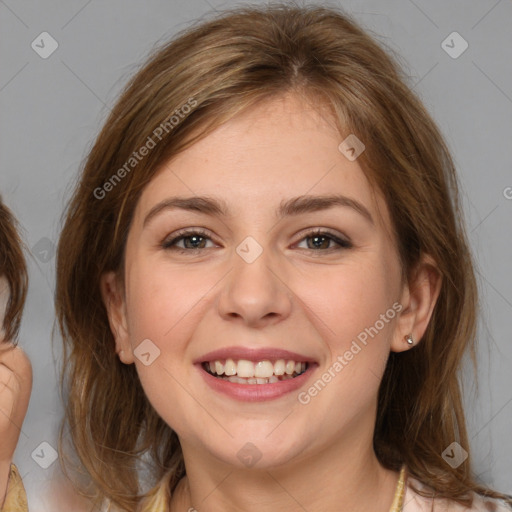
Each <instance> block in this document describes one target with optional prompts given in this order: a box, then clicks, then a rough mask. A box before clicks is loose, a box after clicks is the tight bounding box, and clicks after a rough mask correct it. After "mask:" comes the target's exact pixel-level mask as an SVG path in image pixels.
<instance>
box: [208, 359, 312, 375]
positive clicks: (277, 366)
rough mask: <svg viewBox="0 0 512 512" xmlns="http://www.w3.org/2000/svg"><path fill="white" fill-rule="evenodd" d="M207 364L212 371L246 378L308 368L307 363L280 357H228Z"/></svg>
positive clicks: (296, 371)
mask: <svg viewBox="0 0 512 512" xmlns="http://www.w3.org/2000/svg"><path fill="white" fill-rule="evenodd" d="M206 365H207V367H208V368H209V369H210V372H212V373H216V374H217V375H227V376H230V375H238V377H246V378H251V377H261V378H270V377H272V375H285V374H286V375H292V374H293V373H294V372H295V373H302V372H304V371H305V370H306V363H303V362H300V361H292V360H289V361H285V360H284V359H278V360H277V361H276V362H275V363H272V362H271V361H269V360H264V361H258V362H256V363H253V362H252V361H247V360H246V359H240V360H238V361H235V360H233V359H226V361H225V362H224V363H223V362H221V361H219V360H216V361H209V362H208V363H206Z"/></svg>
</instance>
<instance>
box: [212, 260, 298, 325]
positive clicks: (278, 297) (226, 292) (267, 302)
mask: <svg viewBox="0 0 512 512" xmlns="http://www.w3.org/2000/svg"><path fill="white" fill-rule="evenodd" d="M233 265H234V266H233V269H232V271H231V272H229V273H228V275H227V276H226V280H224V287H223V289H222V290H221V292H220V296H219V298H218V303H217V304H218V310H219V314H220V315H221V317H222V318H223V319H224V320H228V321H238V322H240V323H242V324H245V325H247V326H250V327H254V328H258V327H263V326H265V325H272V324H276V323H279V322H281V321H282V320H283V319H285V318H287V317H288V316H289V315H290V312H291V308H292V292H291V290H290V289H289V288H288V286H287V283H286V277H285V276H284V272H279V269H278V268H277V266H276V265H272V262H271V261H270V257H269V256H268V251H267V250H263V253H262V254H261V255H260V256H259V257H258V258H257V259H256V260H255V261H253V262H252V263H248V262H247V261H245V260H244V259H243V258H241V257H240V256H239V255H238V254H237V253H236V252H234V254H233ZM272 267H273V268H272Z"/></svg>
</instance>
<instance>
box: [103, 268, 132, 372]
mask: <svg viewBox="0 0 512 512" xmlns="http://www.w3.org/2000/svg"><path fill="white" fill-rule="evenodd" d="M100 289H101V296H102V298H103V303H104V304H105V308H106V310H107V315H108V321H109V323H110V330H111V331H112V334H113V335H114V339H115V343H116V353H117V354H118V356H119V359H120V360H121V361H122V362H123V363H125V364H132V363H133V362H134V358H133V353H132V348H131V344H130V337H129V331H128V321H127V315H126V301H125V299H124V291H123V289H122V286H121V284H120V282H119V278H118V277H117V274H116V273H115V272H106V273H104V274H103V275H102V276H101V278H100Z"/></svg>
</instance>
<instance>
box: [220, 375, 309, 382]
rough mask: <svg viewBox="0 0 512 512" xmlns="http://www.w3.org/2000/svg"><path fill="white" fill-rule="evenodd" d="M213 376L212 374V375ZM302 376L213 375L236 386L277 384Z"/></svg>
mask: <svg viewBox="0 0 512 512" xmlns="http://www.w3.org/2000/svg"><path fill="white" fill-rule="evenodd" d="M211 375H212V374H211ZM299 375H302V374H300V373H295V372H294V373H293V374H292V375H286V374H285V375H279V376H276V375H272V376H271V377H269V378H260V377H250V378H245V377H238V375H232V376H229V377H228V376H226V375H213V376H214V377H217V378H218V379H223V380H227V381H229V382H233V383H235V384H274V383H275V382H279V381H282V380H288V379H294V378H295V377H297V376H299Z"/></svg>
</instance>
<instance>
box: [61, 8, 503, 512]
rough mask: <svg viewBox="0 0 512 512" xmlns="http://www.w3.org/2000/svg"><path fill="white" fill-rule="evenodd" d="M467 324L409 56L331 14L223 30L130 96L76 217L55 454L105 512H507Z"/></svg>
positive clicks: (258, 11) (455, 243)
mask: <svg viewBox="0 0 512 512" xmlns="http://www.w3.org/2000/svg"><path fill="white" fill-rule="evenodd" d="M476 305H477V291H476V286H475V279H474V273H473V268H472V263H471V256H470V252H469V249H468V246H467V241H466V237H465V234H464V228H463V226H462V221H461V211H460V207H459V201H458V196H457V178H456V173H455V169H454V166H453V163H452V160H451V157H450V155H449V152H448V150H447V147H446V145H445V143H444V142H443V139H442V137H441V135H440V133H439V131H438V129H437V128H436V126H435V124H434V123H433V121H432V119H431V118H430V116H429V115H428V113H427V112H426V110H425V108H424V107H423V106H422V105H421V103H420V102H419V100H418V99H417V98H416V96H415V95H414V94H413V93H412V92H411V90H410V89H409V88H408V87H407V85H406V83H405V81H404V79H403V77H402V75H401V72H400V70H399V69H398V67H397V65H396V64H395V63H394V61H393V60H392V59H391V58H390V57H389V56H388V55H387V54H386V53H385V52H384V51H383V50H382V49H381V48H380V47H379V45H377V44H376V43H375V42H374V41H373V40H372V39H371V38H370V37H369V36H368V35H367V34H366V33H365V32H364V31H362V30H361V29H360V28H358V26H357V25H356V24H355V23H354V22H352V21H351V20H350V19H348V18H347V17H346V16H344V15H343V14H342V13H340V12H338V11H337V10H334V9H327V8H322V7H304V8H299V7H294V6H289V5H275V4H274V5H272V6H265V7H246V8H239V9H236V10H234V11H232V12H228V13H222V14H221V15H220V16H218V17H216V18H214V19H212V20H209V21H207V22H203V23H201V24H199V25H198V26H195V27H192V28H191V29H189V30H187V31H186V32H184V33H182V34H179V36H178V37H177V38H176V39H175V40H173V41H171V42H170V43H169V44H167V45H166V46H164V47H163V48H161V49H159V51H157V52H156V53H155V54H154V55H153V56H152V57H151V59H150V60H149V62H147V63H146V65H145V66H144V67H143V68H142V69H141V70H140V71H139V72H138V73H137V75H136V76H135V77H134V78H133V79H132V80H131V82H130V83H129V84H128V86H127V88H126V89H125V91H124V92H123V94H122V96H121V98H120V99H119V101H118V103H117V104H116V106H115V107H114V108H113V111H112V114H111V116H110V117H109V119H108V120H107V122H106V124H105V126H104V127H103V129H102V131H101V133H100V134H99V136H98V138H97V141H96V143H95V145H94V147H93V148H92V150H91V152H90V154H89V156H88V158H87V161H86V163H85V166H84V168H83V170H82V174H81V179H80V182H79V184H78V186H77V188H76V191H75V192H74V196H73V198H72V200H71V202H70V204H69V208H68V211H67V215H66V220H65V225H64V228H63V231H62V235H61V239H60V242H59V248H58V269H57V291H56V307H57V314H58V319H59V325H60V328H61V331H62V335H63V339H64V359H63V370H64V371H63V376H62V385H63V389H64V390H65V393H66V394H67V404H66V407H67V409H66V412H67V415H66V422H65V424H64V425H63V429H62V432H61V435H62V438H63V437H64V429H65V427H69V439H70V440H71V441H72V445H73V449H74V450H75V451H76V454H77V455H78V457H79V461H80V464H79V466H80V468H81V469H82V470H85V473H86V474H87V475H89V476H90V483H91V484H92V491H93V492H91V493H90V494H91V495H93V497H94V498H95V500H96V502H97V504H101V505H102V506H103V508H104V510H125V511H132V510H148V511H150V510H151V511H154V510H162V511H163V510H171V511H173V512H174V511H185V510H189V511H193V510H197V511H199V512H201V511H208V512H212V511H235V510H237V511H238V510H244V511H252V510H258V511H273V512H276V511H280V510H307V511H310V512H313V511H339V510H350V511H362V510H365V511H367V510H372V511H376V512H387V511H389V510H404V511H406V512H410V511H413V510H434V509H435V510H436V511H438V510H450V511H452V510H453V511H455V510H467V509H468V508H469V509H470V510H501V511H504V510H508V507H507V505H506V504H505V501H504V498H505V497H504V496H501V495H500V494H499V493H497V492H495V491H492V490H490V489H487V488H485V487H484V486H482V485H480V484H479V483H478V482H477V481H476V480H475V477H474V473H473V470H472V466H471V457H470V456H468V452H469V451H470V450H469V448H470V447H469V441H468V437H467V433H466V428H465V420H464V412H463V408H462V400H461V392H460V387H459V381H458V377H459V370H460V366H461V359H462V356H463V354H465V352H466V351H471V353H473V350H474V347H473V343H474V339H475V318H476ZM62 441H63V439H62ZM65 454H66V449H65V448H64V445H63V443H62V446H61V455H62V456H63V461H62V462H63V463H64V465H67V466H68V468H69V469H71V467H72V464H71V463H69V461H67V460H66V459H65V458H64V455H65ZM90 490H91V488H89V491H90ZM465 507H467V508H465Z"/></svg>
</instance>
